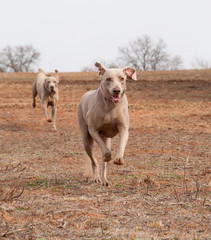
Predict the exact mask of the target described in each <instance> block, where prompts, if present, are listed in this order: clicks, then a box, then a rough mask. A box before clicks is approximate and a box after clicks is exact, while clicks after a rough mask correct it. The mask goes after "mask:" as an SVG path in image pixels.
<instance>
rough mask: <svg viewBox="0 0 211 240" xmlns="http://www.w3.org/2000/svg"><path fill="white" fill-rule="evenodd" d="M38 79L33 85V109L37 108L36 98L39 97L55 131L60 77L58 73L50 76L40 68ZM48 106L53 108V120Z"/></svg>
mask: <svg viewBox="0 0 211 240" xmlns="http://www.w3.org/2000/svg"><path fill="white" fill-rule="evenodd" d="M38 70H39V73H38V75H37V78H36V79H35V81H34V82H33V85H32V98H33V107H34V108H35V107H36V96H37V94H38V95H39V97H40V99H41V101H42V108H43V110H44V113H45V116H46V118H47V121H48V122H52V123H53V129H54V130H56V123H55V122H56V111H57V102H58V98H59V90H58V83H59V76H58V71H57V70H55V74H54V75H53V74H48V73H46V72H45V71H44V70H43V69H42V68H39V69H38ZM48 106H51V107H52V120H51V118H50V117H49V113H48Z"/></svg>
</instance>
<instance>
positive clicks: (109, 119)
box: [103, 112, 117, 124]
mask: <svg viewBox="0 0 211 240" xmlns="http://www.w3.org/2000/svg"><path fill="white" fill-rule="evenodd" d="M116 118H117V115H116V113H115V112H108V113H106V114H105V116H104V119H103V123H104V124H110V123H114V122H115V120H116Z"/></svg>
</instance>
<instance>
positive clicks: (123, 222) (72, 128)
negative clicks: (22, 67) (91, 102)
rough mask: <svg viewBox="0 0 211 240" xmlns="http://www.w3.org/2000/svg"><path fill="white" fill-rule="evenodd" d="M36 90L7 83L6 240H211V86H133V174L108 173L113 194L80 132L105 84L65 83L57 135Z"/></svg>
mask: <svg viewBox="0 0 211 240" xmlns="http://www.w3.org/2000/svg"><path fill="white" fill-rule="evenodd" d="M31 85H32V81H20V80H17V79H16V80H13V81H6V80H0V239H1V240H4V239H5V240H6V239H20V240H22V239H31V240H34V239H36V240H57V239H62V240H63V239H107V240H117V239H118V240H119V239H144V240H148V239H150V240H152V239H154V240H155V239H163V240H164V239H172V240H183V239H194V240H208V239H211V227H210V226H211V225H210V223H211V80H210V81H207V80H206V81H205V80H203V79H198V80H193V79H192V75H191V74H190V76H189V80H181V81H180V80H170V81H162V80H159V81H146V80H141V79H140V80H139V81H137V82H132V81H128V83H127V88H128V91H127V97H128V101H129V113H130V137H129V141H128V144H127V147H126V151H125V165H124V166H116V165H114V164H113V163H112V162H110V163H109V165H108V179H109V180H110V182H111V186H109V187H104V186H101V185H99V184H96V183H92V182H91V178H90V177H91V171H90V169H91V168H90V161H89V159H88V157H87V155H86V154H85V151H84V149H83V146H82V139H81V135H80V132H79V128H78V124H77V105H78V102H79V100H80V98H81V96H82V95H83V94H84V93H85V92H86V91H88V90H90V89H96V88H97V87H98V86H99V81H98V80H96V81H71V80H69V81H61V83H60V85H59V91H60V100H59V107H58V113H57V129H58V130H57V132H53V131H52V130H51V128H52V127H51V124H50V123H47V122H46V120H45V117H44V113H43V111H42V108H41V103H40V100H37V108H36V109H33V108H32V99H31ZM117 143H118V138H117V137H115V138H114V139H113V147H112V153H113V155H114V154H115V149H116V146H117ZM95 151H96V155H97V157H98V158H99V162H101V152H100V150H99V148H98V146H95Z"/></svg>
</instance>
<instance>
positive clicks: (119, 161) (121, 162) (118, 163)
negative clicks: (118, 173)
mask: <svg viewBox="0 0 211 240" xmlns="http://www.w3.org/2000/svg"><path fill="white" fill-rule="evenodd" d="M114 164H116V165H124V160H123V159H122V158H116V159H115V160H114Z"/></svg>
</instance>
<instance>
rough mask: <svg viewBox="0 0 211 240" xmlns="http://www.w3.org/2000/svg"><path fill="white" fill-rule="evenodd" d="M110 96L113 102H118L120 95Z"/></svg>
mask: <svg viewBox="0 0 211 240" xmlns="http://www.w3.org/2000/svg"><path fill="white" fill-rule="evenodd" d="M111 98H112V100H113V101H114V102H115V103H117V102H119V100H120V98H121V96H120V95H119V96H117V97H116V96H112V95H111Z"/></svg>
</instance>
